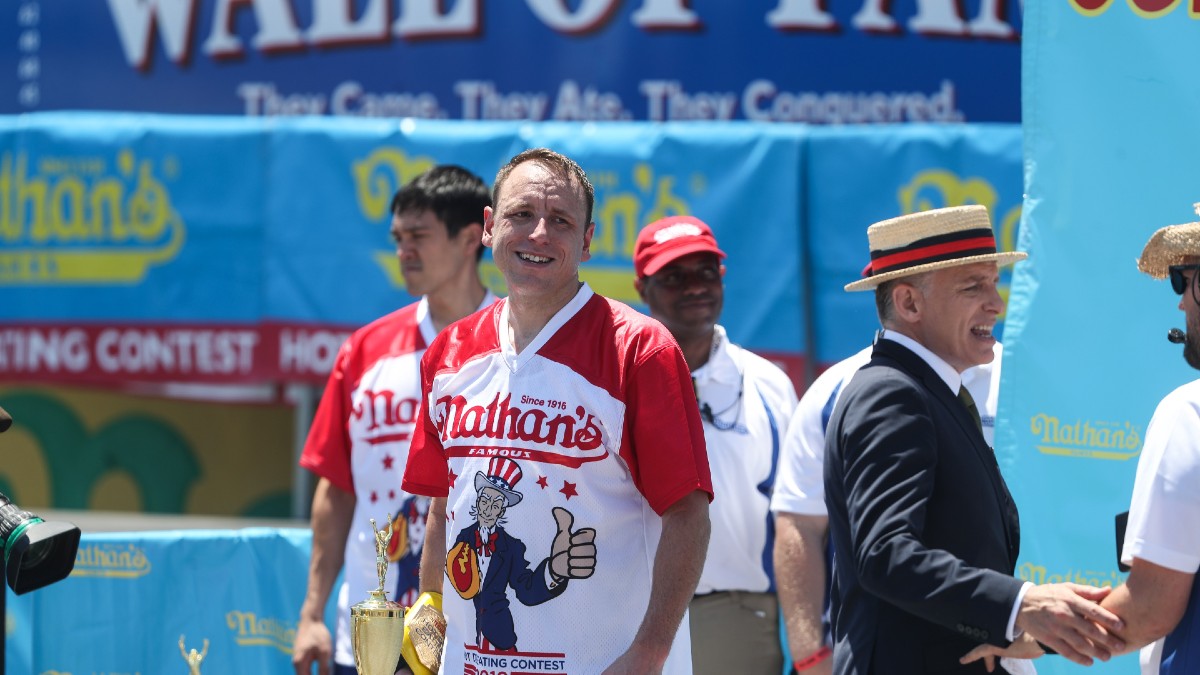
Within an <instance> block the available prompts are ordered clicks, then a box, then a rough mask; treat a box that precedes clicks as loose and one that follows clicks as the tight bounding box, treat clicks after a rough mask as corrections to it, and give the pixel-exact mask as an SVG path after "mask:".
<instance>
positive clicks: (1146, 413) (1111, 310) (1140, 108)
mask: <svg viewBox="0 0 1200 675" xmlns="http://www.w3.org/2000/svg"><path fill="white" fill-rule="evenodd" d="M1025 11H1026V34H1025V45H1024V47H1025V54H1024V59H1025V80H1024V82H1023V89H1024V92H1023V96H1022V100H1023V101H1024V114H1023V119H1024V132H1025V145H1026V153H1027V156H1026V192H1027V195H1026V198H1025V213H1024V221H1023V223H1022V229H1021V236H1020V239H1021V246H1022V248H1028V249H1029V251H1030V260H1029V261H1028V262H1025V263H1020V264H1018V265H1017V267H1016V271H1015V272H1014V276H1013V286H1012V297H1011V301H1010V304H1009V310H1008V311H1009V321H1008V328H1007V334H1008V335H1009V340H1008V341H1007V349H1006V352H1005V353H1006V356H1005V361H1004V373H1003V380H1002V388H1001V399H1000V410H999V427H998V429H997V443H998V446H999V447H1000V449H1001V451H1002V466H1003V468H1004V469H1005V471H1006V473H1008V474H1009V475H1010V476H1019V477H1020V479H1019V480H1010V482H1009V484H1010V485H1011V486H1012V488H1013V492H1014V495H1015V497H1016V500H1017V503H1018V504H1020V506H1021V516H1022V518H1021V520H1022V524H1023V527H1022V530H1023V532H1024V533H1026V534H1025V537H1024V541H1023V543H1022V550H1021V561H1022V564H1021V573H1022V575H1024V576H1026V578H1029V579H1030V580H1031V581H1036V582H1044V581H1067V580H1070V581H1081V582H1085V583H1101V584H1109V583H1116V582H1118V581H1120V580H1121V579H1122V578H1123V575H1121V574H1120V573H1119V572H1118V570H1117V559H1116V542H1115V536H1114V525H1113V517H1114V515H1116V514H1117V513H1118V512H1120V511H1125V510H1127V509H1128V508H1129V500H1130V496H1131V493H1132V488H1133V479H1134V474H1135V470H1136V466H1137V461H1138V458H1139V454H1140V452H1141V444H1142V439H1143V438H1144V437H1145V434H1146V426H1147V423H1148V422H1149V420H1150V417H1151V415H1152V413H1153V411H1154V408H1155V406H1156V405H1157V403H1158V401H1159V400H1160V399H1161V398H1162V397H1163V396H1165V395H1166V394H1167V393H1169V392H1170V391H1171V390H1172V389H1174V388H1175V387H1176V386H1178V385H1180V384H1182V383H1184V382H1186V381H1188V380H1191V379H1194V378H1195V377H1196V372H1195V371H1194V370H1192V369H1191V368H1189V367H1188V366H1187V364H1186V363H1185V362H1184V361H1183V358H1182V356H1181V348H1180V346H1179V345H1172V344H1170V343H1168V342H1167V341H1166V339H1165V336H1166V331H1167V329H1168V328H1170V327H1171V326H1180V327H1182V325H1183V314H1182V312H1180V311H1179V309H1178V308H1177V307H1178V303H1179V297H1178V296H1176V295H1175V294H1173V293H1172V292H1171V289H1170V287H1169V284H1168V283H1167V282H1166V281H1154V280H1152V279H1150V278H1149V277H1147V276H1145V275H1143V274H1141V273H1140V272H1138V271H1137V269H1136V266H1135V261H1136V259H1137V257H1138V255H1139V254H1140V253H1141V250H1142V247H1143V245H1144V244H1145V243H1146V240H1147V239H1149V237H1150V234H1151V233H1152V232H1154V230H1156V229H1157V228H1159V227H1162V226H1165V225H1170V224H1178V223H1185V222H1191V221H1195V220H1196V219H1197V218H1196V214H1195V213H1194V212H1193V210H1192V203H1193V202H1196V201H1200V189H1198V185H1197V182H1196V176H1197V172H1196V169H1195V166H1196V158H1197V157H1200V138H1198V137H1197V136H1196V134H1195V124H1194V119H1193V118H1194V114H1193V113H1194V111H1195V110H1196V109H1197V106H1198V105H1200V90H1198V89H1197V88H1196V87H1195V72H1194V68H1193V67H1192V64H1194V63H1196V60H1197V59H1198V58H1200V42H1198V41H1197V37H1200V21H1197V18H1196V15H1195V13H1194V12H1189V11H1188V8H1187V7H1185V6H1183V5H1180V4H1179V3H1169V4H1168V3H1158V4H1154V3H1148V2H1142V1H1141V0H1130V1H1129V2H1111V1H1109V0H1103V1H1100V2H1083V1H1079V0H1070V1H1064V2H1037V3H1028V4H1026V5H1025ZM1193 489H1194V488H1193ZM1136 669H1137V662H1136V659H1135V658H1134V657H1123V658H1121V659H1117V660H1114V661H1113V662H1111V663H1108V664H1102V665H1097V666H1096V667H1095V668H1093V669H1092V671H1090V672H1102V673H1128V672H1134V671H1136ZM1076 670H1078V671H1079V672H1083V670H1082V669H1081V668H1080V669H1076V668H1074V667H1071V666H1070V664H1067V663H1066V662H1064V661H1063V660H1062V659H1053V658H1050V659H1042V660H1041V661H1039V663H1038V671H1039V672H1041V673H1048V674H1050V675H1055V674H1057V673H1066V672H1075V671H1076Z"/></svg>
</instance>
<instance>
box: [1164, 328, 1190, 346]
mask: <svg viewBox="0 0 1200 675" xmlns="http://www.w3.org/2000/svg"><path fill="white" fill-rule="evenodd" d="M1167 341H1168V342H1171V343H1173V344H1177V345H1181V344H1183V343H1184V342H1187V335H1185V334H1184V332H1183V331H1181V330H1179V329H1178V328H1172V329H1171V330H1169V331H1167Z"/></svg>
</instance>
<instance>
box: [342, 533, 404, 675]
mask: <svg viewBox="0 0 1200 675" xmlns="http://www.w3.org/2000/svg"><path fill="white" fill-rule="evenodd" d="M387 523H388V526H387V530H385V531H383V532H380V531H379V528H378V527H376V526H375V519H374V518H372V519H371V529H372V530H373V531H374V532H375V571H376V573H377V574H378V575H379V588H377V589H375V590H373V591H371V592H370V593H368V594H367V596H368V597H367V599H366V600H363V601H362V602H360V603H358V604H357V605H354V606H353V607H351V608H350V639H351V643H352V644H353V645H354V666H355V668H357V669H358V675H392V674H393V673H395V672H396V664H398V663H399V662H400V648H401V645H402V644H403V642H404V609H405V608H404V605H401V604H400V603H398V602H393V601H391V600H388V599H387V592H386V591H384V590H383V587H384V584H385V583H386V582H387V568H388V543H390V542H391V539H392V515H391V514H390V513H389V514H388V517H387Z"/></svg>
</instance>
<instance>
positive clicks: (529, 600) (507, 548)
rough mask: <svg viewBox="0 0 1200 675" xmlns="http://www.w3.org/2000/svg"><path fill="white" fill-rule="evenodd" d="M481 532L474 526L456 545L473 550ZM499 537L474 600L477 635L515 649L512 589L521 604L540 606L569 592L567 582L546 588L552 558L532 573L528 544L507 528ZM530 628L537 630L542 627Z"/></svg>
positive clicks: (499, 531)
mask: <svg viewBox="0 0 1200 675" xmlns="http://www.w3.org/2000/svg"><path fill="white" fill-rule="evenodd" d="M478 531H479V523H473V524H471V525H470V526H469V527H465V528H463V530H462V531H461V532H459V533H458V537H457V538H455V542H463V541H465V542H467V543H468V544H469V545H472V546H473V545H474V544H475V533H476V532H478ZM496 535H497V536H496V552H495V553H493V554H492V555H491V558H492V560H491V562H490V563H488V570H487V574H485V575H484V577H483V581H482V582H481V583H480V584H479V593H477V594H476V595H475V597H474V598H472V599H471V600H472V602H474V604H475V633H476V637H477V638H479V637H486V638H487V639H488V642H491V643H492V646H493V647H495V648H496V649H512V648H513V646H514V645H516V643H517V632H516V627H515V626H513V616H512V611H510V610H509V609H508V604H509V603H508V592H507V591H508V588H509V587H510V586H511V587H512V589H513V592H514V593H515V594H516V596H517V600H520V601H521V604H523V605H539V604H541V603H543V602H546V601H547V600H549V599H551V598H554V597H557V596H559V595H561V594H562V592H563V591H565V590H567V582H565V581H564V582H563V583H561V584H558V585H556V586H555V587H554V588H553V589H551V588H549V587H548V586H547V584H546V565H547V564H549V558H547V559H545V560H542V562H541V563H540V564H538V566H537V567H536V568H534V569H532V570H530V569H529V562H528V561H527V560H526V559H525V543H524V542H522V541H521V540H520V539H517V538H516V537H513V536H512V535H511V534H509V533H508V532H506V531H505V530H504V528H503V527H497V528H496ZM529 628H530V630H536V629H537V628H538V627H537V626H530V627H529Z"/></svg>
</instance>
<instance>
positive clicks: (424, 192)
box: [391, 164, 492, 260]
mask: <svg viewBox="0 0 1200 675" xmlns="http://www.w3.org/2000/svg"><path fill="white" fill-rule="evenodd" d="M491 205H492V197H491V192H489V190H488V186H487V183H484V182H483V179H481V178H480V177H479V176H476V175H475V174H473V173H471V172H470V171H467V170H466V169H464V168H462V167H461V166H456V165H453V164H441V165H438V166H435V167H433V168H432V169H429V170H428V171H426V172H425V173H423V174H421V175H419V176H417V177H416V178H414V179H412V180H411V181H409V182H408V184H407V185H405V186H404V187H402V188H400V189H399V190H397V191H396V194H395V195H394V196H393V197H392V208H391V212H392V213H393V214H395V215H399V214H401V213H408V212H418V213H419V212H422V211H431V212H433V215H434V216H436V217H437V219H438V220H440V221H442V222H443V223H445V224H446V234H447V235H449V236H450V237H451V238H453V237H456V236H458V233H459V232H461V231H462V229H463V228H464V227H466V226H468V225H470V224H471V223H479V224H480V225H482V224H483V209H484V208H486V207H488V206H491ZM483 249H484V247H483V245H482V244H481V245H480V246H479V249H478V250H477V251H476V252H475V256H476V258H475V259H476V260H479V259H480V258H481V257H483Z"/></svg>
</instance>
